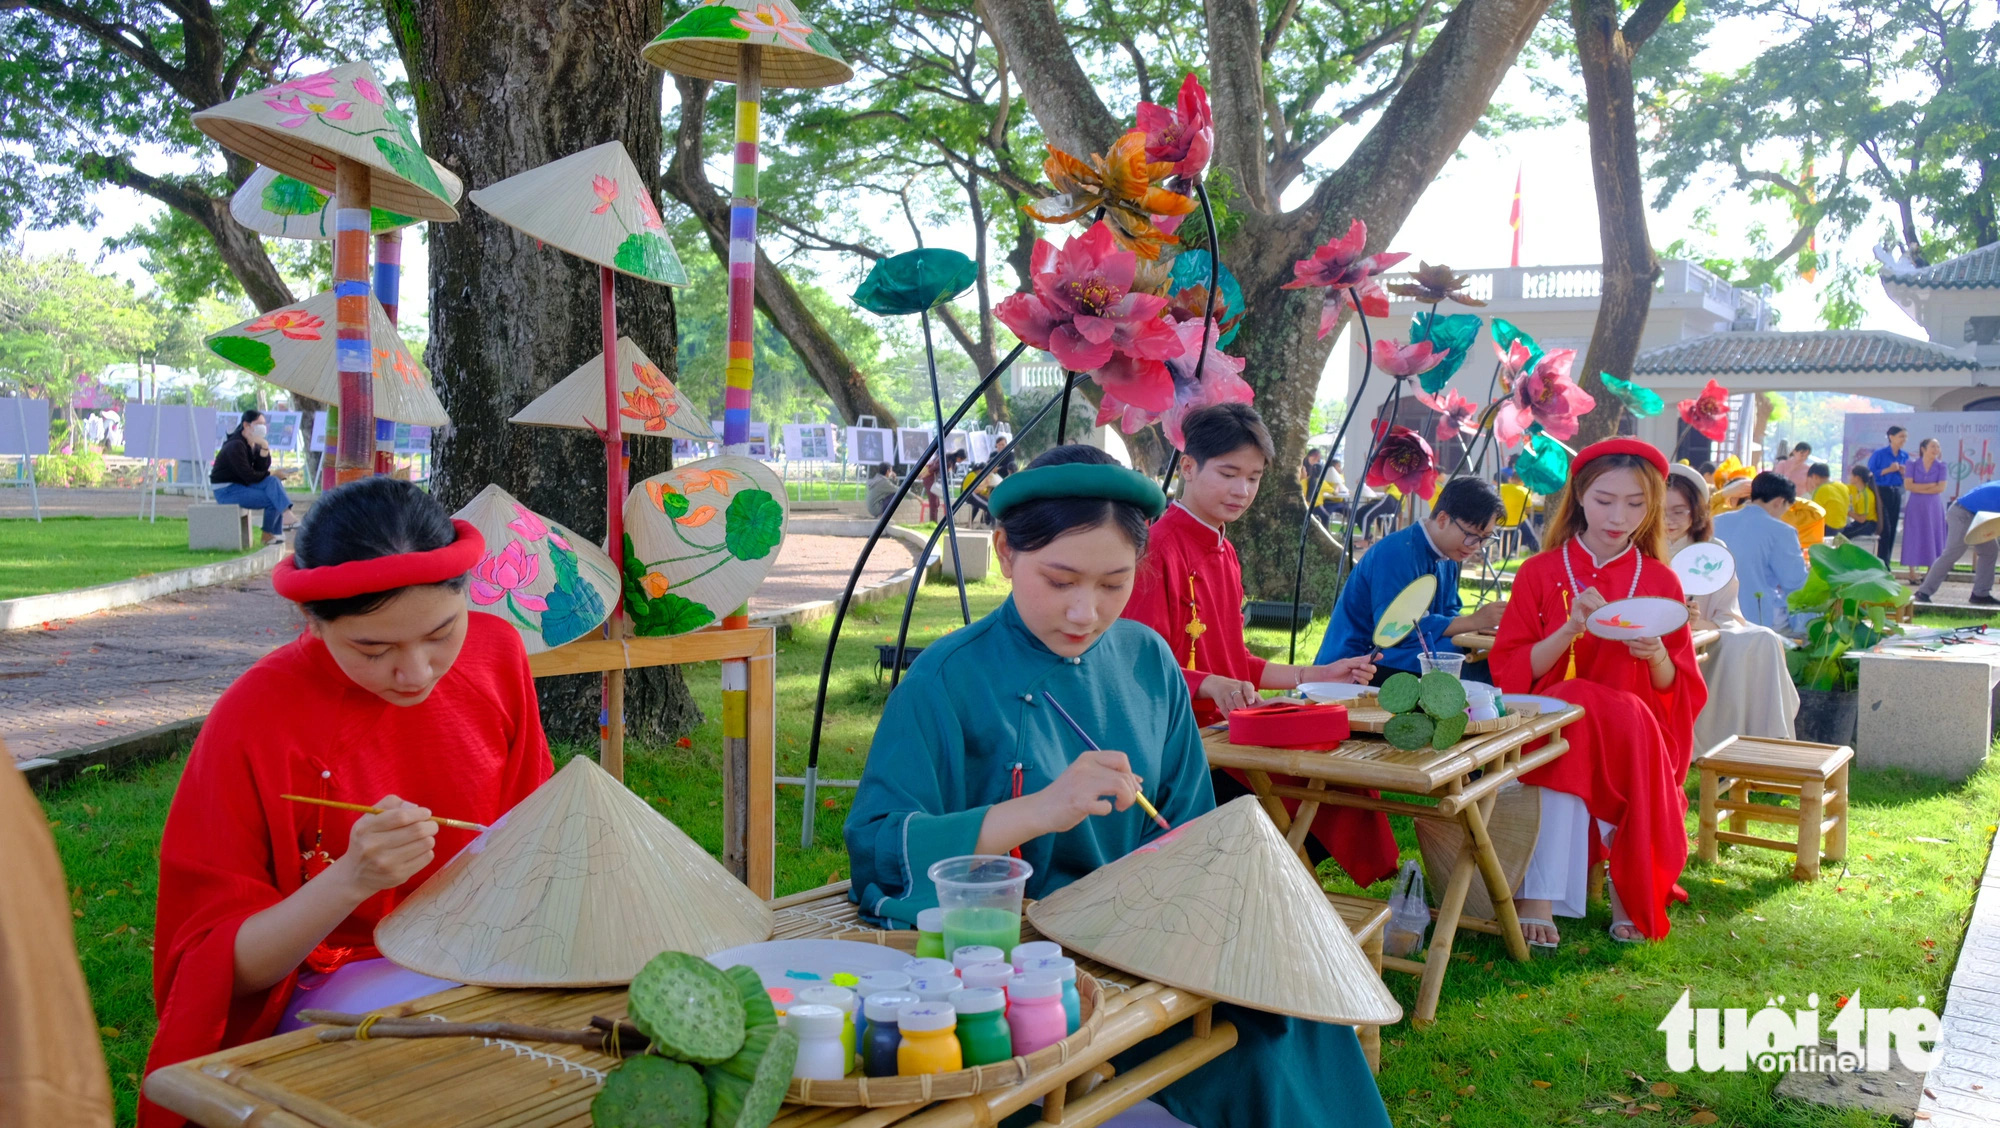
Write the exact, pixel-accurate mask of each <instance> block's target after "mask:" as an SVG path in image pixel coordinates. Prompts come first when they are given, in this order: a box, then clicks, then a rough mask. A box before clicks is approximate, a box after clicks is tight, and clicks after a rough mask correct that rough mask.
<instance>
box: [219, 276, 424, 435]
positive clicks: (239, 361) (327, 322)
mask: <svg viewBox="0 0 2000 1128" xmlns="http://www.w3.org/2000/svg"><path fill="white" fill-rule="evenodd" d="M336 300H337V299H335V297H334V293H333V291H332V290H328V291H326V292H325V293H323V294H316V295H314V296H313V297H310V298H307V299H306V300H305V301H302V302H298V303H296V304H293V305H288V306H284V307H282V308H280V309H274V310H272V311H271V312H269V313H262V314H258V315H257V316H256V317H253V318H251V319H250V320H248V321H245V322H243V323H242V324H240V325H232V326H230V327H229V328H227V329H224V330H222V331H221V332H219V333H212V334H210V335H209V337H208V350H209V351H210V352H212V353H214V354H215V355H217V356H219V357H221V358H222V359H224V360H226V361H228V362H229V363H231V364H233V365H235V366H236V367H238V368H241V369H243V370H245V371H247V372H254V373H256V374H257V375H259V376H262V377H263V378H264V379H266V380H269V381H270V382H271V383H273V384H276V385H277V386H279V387H280V388H283V389H285V390H286V391H290V392H297V393H298V394H300V395H302V396H310V397H312V398H313V399H316V400H321V401H323V402H326V403H339V402H340V373H339V371H338V366H337V365H336V363H335V361H334V355H333V343H334V335H333V324H334V303H335V301H336ZM368 336H369V342H370V344H371V345H372V346H373V349H374V352H375V418H377V419H387V420H389V421H390V422H393V423H415V424H418V425H421V426H425V427H442V426H444V425H445V424H447V423H449V422H451V417H450V416H449V415H446V414H445V411H444V404H442V403H439V402H438V398H437V392H436V391H434V390H432V388H431V375H430V373H429V372H426V371H425V370H424V366H423V365H421V364H419V363H417V358H416V357H414V356H412V355H410V348H409V346H408V345H406V344H404V343H403V338H401V337H399V336H397V335H396V326H395V324H394V323H393V322H391V321H390V320H389V315H388V313H386V312H384V311H383V309H382V303H381V302H379V301H376V300H375V299H374V298H373V297H370V298H369V299H368Z"/></svg>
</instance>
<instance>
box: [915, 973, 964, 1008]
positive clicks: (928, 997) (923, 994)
mask: <svg viewBox="0 0 2000 1128" xmlns="http://www.w3.org/2000/svg"><path fill="white" fill-rule="evenodd" d="M963 986H965V984H963V983H961V982H959V980H958V976H956V975H923V976H918V977H917V978H915V979H912V980H910V994H912V995H915V996H916V997H917V999H918V1001H920V1002H926V1003H942V1002H944V1001H945V998H946V996H948V995H950V994H951V993H952V992H953V991H956V990H958V989H959V988H960V987H963Z"/></svg>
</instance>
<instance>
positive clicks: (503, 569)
mask: <svg viewBox="0 0 2000 1128" xmlns="http://www.w3.org/2000/svg"><path fill="white" fill-rule="evenodd" d="M452 516H453V517H456V518H459V519H460V520H463V521H470V522H472V523H473V524H474V525H475V526H477V527H478V529H479V533H480V535H481V536H483V537H485V538H486V555H484V556H482V557H480V559H479V563H478V565H476V566H475V567H474V568H473V569H472V575H471V576H470V577H468V580H467V589H466V595H467V596H469V597H470V598H471V600H472V609H473V610H474V611H484V612H486V613H487V614H489V615H497V616H499V617H500V618H502V619H505V620H506V621H507V622H508V623H509V624H511V625H512V626H513V627H514V629H515V630H517V631H520V632H521V641H522V642H524V643H526V644H527V647H528V653H530V654H540V653H541V652H542V651H544V650H549V649H553V648H554V647H558V646H561V645H562V644H563V643H565V642H569V641H570V640H572V639H578V638H582V637H583V636H584V635H586V634H589V633H590V632H591V631H593V630H595V629H596V628H597V627H598V626H599V625H601V624H602V623H603V622H604V620H606V619H608V618H610V617H611V609H612V608H613V607H616V606H617V605H618V568H617V566H616V565H614V564H612V562H611V558H610V557H609V556H606V555H605V554H604V550H603V549H601V548H599V547H597V546H596V545H595V544H592V543H591V542H590V541H587V540H585V539H584V538H582V537H580V536H577V535H576V534H575V533H573V532H571V531H569V530H568V529H566V528H564V527H563V526H561V525H559V524H557V523H556V522H554V521H551V520H549V519H548V518H546V517H543V516H541V515H540V514H538V513H536V512H534V511H533V510H530V509H529V508H528V507H527V506H525V505H522V504H521V503H520V502H519V501H516V500H515V499H514V495H513V494H510V493H508V492H507V491H506V490H503V489H501V488H500V487H499V486H487V487H486V488H485V489H483V490H480V491H479V496H478V497H475V498H473V499H472V500H471V501H470V502H468V503H466V506H465V508H464V509H461V510H459V511H458V512H456V513H454V514H452Z"/></svg>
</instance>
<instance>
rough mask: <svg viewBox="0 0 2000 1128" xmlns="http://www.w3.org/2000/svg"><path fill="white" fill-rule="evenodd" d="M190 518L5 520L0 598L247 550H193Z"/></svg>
mask: <svg viewBox="0 0 2000 1128" xmlns="http://www.w3.org/2000/svg"><path fill="white" fill-rule="evenodd" d="M187 544H188V529H187V521H186V520H178V521H177V520H173V519H171V518H167V517H162V518H160V519H159V520H158V521H156V522H147V521H141V520H140V519H139V518H137V517H49V518H46V519H44V520H42V521H40V522H36V521H34V520H31V519H29V518H25V517H14V518H7V519H5V520H0V599H16V598H19V597H20V596H24V595H43V594H46V593H48V592H52V591H69V590H71V589H72V588H82V587H92V586H94V585H96V584H108V583H112V582H114V581H116V580H129V579H132V578H133V577H135V576H145V575H151V574H152V573H154V572H172V571H177V570H179V569H181V568H192V567H194V566H195V565H197V564H212V563H214V562H216V561H218V560H228V559H231V558H233V557H236V556H240V555H242V553H238V552H191V551H189V550H188V546H187Z"/></svg>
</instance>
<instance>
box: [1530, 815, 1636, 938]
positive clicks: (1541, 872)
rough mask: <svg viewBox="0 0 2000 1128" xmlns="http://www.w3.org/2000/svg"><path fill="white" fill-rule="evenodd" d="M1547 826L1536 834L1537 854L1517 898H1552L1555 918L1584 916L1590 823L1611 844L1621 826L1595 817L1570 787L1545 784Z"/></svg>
mask: <svg viewBox="0 0 2000 1128" xmlns="http://www.w3.org/2000/svg"><path fill="white" fill-rule="evenodd" d="M1541 792H1542V824H1541V829H1540V830H1539V831H1537V832H1536V834H1535V852H1534V853H1533V854H1532V855H1530V856H1529V858H1528V870H1527V872H1526V873H1525V874H1523V875H1522V876H1521V891H1520V892H1519V893H1517V894H1515V896H1516V897H1518V898H1521V899H1524V900H1529V901H1547V902H1549V904H1550V906H1551V907H1552V908H1553V910H1554V912H1555V915H1556V916H1563V917H1580V916H1583V915H1584V908H1585V906H1586V904H1587V903H1588V902H1589V900H1590V889H1589V885H1590V839H1589V837H1588V836H1589V834H1590V824H1591V823H1592V822H1593V821H1595V822H1596V823H1597V833H1598V835H1599V836H1601V837H1602V838H1603V840H1604V844H1605V845H1606V846H1609V845H1611V838H1612V835H1613V833H1614V832H1615V831H1616V830H1617V828H1616V827H1614V826H1612V825H1611V824H1610V823H1608V822H1604V821H1602V820H1593V819H1592V818H1591V817H1590V811H1589V809H1587V808H1586V807H1584V805H1583V800H1582V799H1579V798H1578V797H1576V796H1574V795H1571V794H1570V793H1569V792H1567V791H1557V790H1555V789H1553V788H1548V787H1544V788H1542V789H1541Z"/></svg>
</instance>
